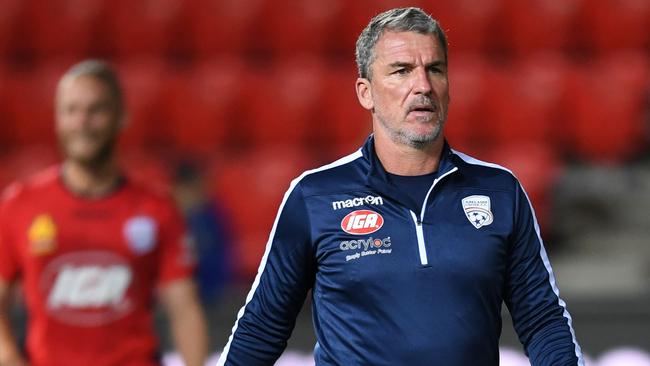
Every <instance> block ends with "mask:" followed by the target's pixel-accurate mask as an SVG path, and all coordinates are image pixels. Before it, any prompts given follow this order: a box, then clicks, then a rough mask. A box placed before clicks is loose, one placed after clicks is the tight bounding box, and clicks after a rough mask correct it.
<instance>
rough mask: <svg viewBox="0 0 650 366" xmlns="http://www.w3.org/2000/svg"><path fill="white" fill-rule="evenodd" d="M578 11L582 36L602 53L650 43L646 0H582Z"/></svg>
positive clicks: (649, 3) (647, 2) (640, 46)
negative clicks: (580, 15) (579, 11)
mask: <svg viewBox="0 0 650 366" xmlns="http://www.w3.org/2000/svg"><path fill="white" fill-rule="evenodd" d="M581 14H582V17H581V28H582V29H581V31H582V33H583V37H584V38H585V40H586V41H587V42H588V43H589V44H591V45H592V46H593V47H595V48H596V49H599V50H601V51H602V54H606V53H607V52H609V51H611V50H614V49H618V50H625V49H635V48H636V49H638V48H644V47H650V31H649V30H650V2H649V1H647V0H592V1H584V4H583V7H582V9H581ZM646 49H647V48H646Z"/></svg>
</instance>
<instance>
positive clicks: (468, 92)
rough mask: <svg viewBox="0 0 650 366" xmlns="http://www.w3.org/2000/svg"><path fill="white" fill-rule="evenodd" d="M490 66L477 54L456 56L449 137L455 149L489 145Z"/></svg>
mask: <svg viewBox="0 0 650 366" xmlns="http://www.w3.org/2000/svg"><path fill="white" fill-rule="evenodd" d="M487 67H488V66H487V65H486V63H485V61H484V60H483V59H482V58H481V57H479V56H478V55H474V54H461V55H455V56H454V62H453V65H451V66H450V67H449V84H450V91H449V93H450V98H451V100H450V103H449V112H448V116H447V123H446V124H445V136H446V138H447V139H448V140H449V143H450V144H451V145H452V146H453V148H455V149H459V150H461V151H464V152H469V151H476V150H477V149H480V148H481V147H483V146H484V145H485V130H488V129H490V128H491V126H489V124H486V122H485V121H486V118H485V117H486V115H485V113H486V112H485V106H484V100H485V96H484V94H485V93H487V92H491V89H489V90H488V87H489V85H488V84H487V82H486V73H487Z"/></svg>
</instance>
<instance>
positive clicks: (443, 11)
mask: <svg viewBox="0 0 650 366" xmlns="http://www.w3.org/2000/svg"><path fill="white" fill-rule="evenodd" d="M502 1H503V0H457V1H437V0H424V1H423V2H422V5H423V7H424V9H426V10H427V11H428V12H430V13H431V14H432V15H433V17H434V18H436V19H438V20H439V21H440V23H441V24H442V27H443V29H444V30H445V32H446V33H447V38H448V42H449V49H450V50H451V51H452V52H459V51H462V52H480V51H490V50H492V49H493V48H495V47H497V46H498V44H499V41H500V37H499V34H498V32H497V30H498V29H499V24H500V20H501V19H500V18H501V14H502V9H501V7H502Z"/></svg>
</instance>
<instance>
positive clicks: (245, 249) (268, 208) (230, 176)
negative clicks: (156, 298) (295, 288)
mask: <svg viewBox="0 0 650 366" xmlns="http://www.w3.org/2000/svg"><path fill="white" fill-rule="evenodd" d="M310 163H311V159H310V158H309V153H308V152H307V151H305V150H301V149H295V148H292V147H288V146H276V147H268V148H264V149H258V150H251V151H245V152H241V151H239V152H234V155H233V156H224V158H223V159H222V160H221V161H220V162H216V163H215V164H214V165H213V166H212V168H211V172H209V175H210V176H211V177H212V179H210V181H212V182H215V187H214V189H215V192H216V194H215V196H217V197H221V201H222V203H223V205H224V207H225V208H226V209H227V210H228V211H229V214H230V215H231V217H232V222H233V225H234V231H235V237H236V238H238V239H239V240H238V241H239V242H238V243H237V245H236V246H235V248H233V250H234V252H235V253H233V254H234V255H235V257H237V258H238V260H237V261H236V262H235V263H237V267H238V268H236V271H237V272H238V273H239V274H240V275H242V276H244V277H246V278H252V277H253V276H254V275H255V273H256V272H257V267H258V265H259V263H260V259H261V258H262V254H263V253H264V248H265V246H266V241H267V239H268V236H269V233H270V231H271V227H272V225H273V220H274V218H275V215H276V212H277V210H278V206H279V205H280V202H281V201H282V197H283V195H284V192H285V191H286V190H287V189H288V188H289V183H290V182H291V180H292V179H294V178H296V177H297V176H298V175H299V174H300V173H301V172H302V171H304V170H305V169H306V168H308V167H309V165H310Z"/></svg>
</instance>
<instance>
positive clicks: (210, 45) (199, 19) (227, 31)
mask: <svg viewBox="0 0 650 366" xmlns="http://www.w3.org/2000/svg"><path fill="white" fill-rule="evenodd" d="M264 2H265V1H264V0H197V1H185V4H184V7H183V15H184V28H185V29H186V31H185V36H186V41H187V45H188V48H189V51H190V52H192V53H194V54H196V55H198V56H199V58H204V57H207V56H215V55H217V54H219V53H226V54H235V53H244V52H246V51H249V50H251V49H255V48H257V44H259V38H260V34H259V29H258V26H259V22H260V19H261V18H262V5H263V4H264Z"/></svg>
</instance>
